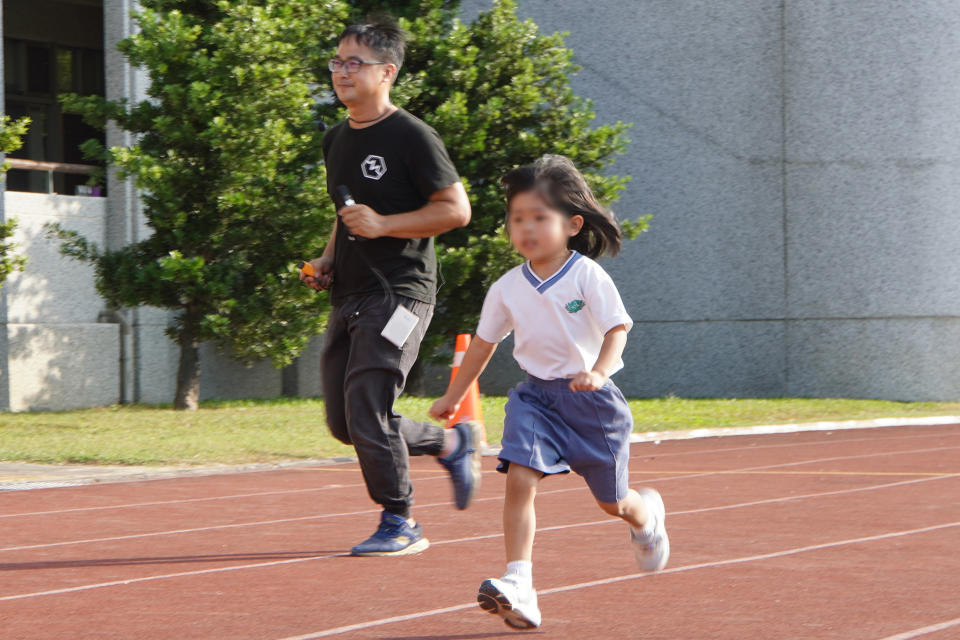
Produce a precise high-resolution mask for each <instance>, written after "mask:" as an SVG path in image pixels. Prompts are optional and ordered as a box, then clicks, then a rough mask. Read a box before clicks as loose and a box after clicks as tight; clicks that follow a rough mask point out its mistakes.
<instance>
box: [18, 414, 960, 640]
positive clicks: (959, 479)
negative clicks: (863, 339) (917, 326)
mask: <svg viewBox="0 0 960 640" xmlns="http://www.w3.org/2000/svg"><path fill="white" fill-rule="evenodd" d="M632 455H633V457H632V459H631V478H632V482H633V484H634V485H635V486H641V485H650V486H653V487H656V488H657V489H659V490H660V492H661V493H662V495H663V497H664V501H665V502H666V505H667V511H668V517H667V525H668V531H669V533H670V539H671V546H672V551H673V555H672V557H671V559H670V564H669V565H668V567H667V569H666V570H665V571H663V572H660V573H658V574H643V573H637V571H636V567H635V565H634V564H633V556H632V552H631V549H630V546H629V544H628V542H627V532H626V525H625V524H623V523H622V522H620V521H618V520H615V519H613V518H609V517H607V516H605V515H604V514H603V513H602V512H601V511H600V510H599V509H598V508H597V507H596V505H595V504H594V503H593V500H592V499H591V498H590V495H589V492H588V491H587V490H586V488H585V485H584V483H583V482H582V480H581V479H580V478H579V477H578V476H575V475H569V476H561V477H553V478H547V479H545V480H544V481H543V483H542V484H541V491H540V494H539V495H538V498H537V515H538V523H537V524H538V533H537V541H536V546H535V557H534V581H535V584H536V585H537V588H538V590H539V593H540V606H541V609H542V611H543V618H544V623H543V626H542V627H541V628H540V629H539V630H537V631H533V632H526V634H527V635H536V636H538V637H543V638H589V639H590V640H605V639H612V638H617V639H619V638H651V639H664V640H667V639H669V640H679V639H693V638H697V639H699V638H704V639H711V640H713V639H731V640H732V639H735V640H743V639H745V638H761V639H772V638H791V639H792V638H804V639H820V638H837V639H842V640H909V639H911V638H924V640H946V639H947V638H954V639H956V638H960V598H958V597H957V594H958V593H960V545H958V542H960V425H948V426H938V427H909V428H906V427H901V428H885V429H873V430H862V431H838V432H806V433H794V434H780V435H768V436H741V437H728V438H706V439H699V440H678V441H664V442H662V443H661V444H659V445H655V444H652V443H644V444H637V445H634V446H633V449H632ZM494 465H495V460H494V459H491V458H488V459H485V460H484V469H485V474H484V485H483V488H482V489H481V491H480V492H479V494H478V496H477V498H476V500H475V502H474V504H473V506H471V508H470V509H469V510H468V511H465V512H459V511H456V510H455V509H454V508H453V506H452V504H451V501H450V498H451V496H450V493H451V490H450V486H449V482H448V480H447V478H446V475H445V474H444V473H443V471H442V470H441V469H440V467H438V466H437V465H436V463H435V462H434V461H433V460H431V459H427V458H419V459H415V461H414V467H413V468H414V471H413V473H414V477H415V478H416V480H415V484H416V492H417V502H418V504H417V507H416V508H415V515H416V517H417V518H418V520H420V522H421V523H422V524H423V526H424V532H425V533H426V535H427V536H428V537H429V538H430V540H431V542H432V546H431V548H430V549H429V550H428V551H426V552H425V553H423V554H421V555H419V556H411V557H405V558H351V557H346V556H345V555H344V554H345V553H346V552H347V551H348V550H349V548H350V547H351V546H352V545H353V544H355V543H356V542H357V541H359V540H360V539H362V538H365V537H366V536H367V535H368V534H369V533H370V532H371V531H372V530H373V528H374V527H375V525H376V521H377V514H378V509H376V508H375V507H374V505H372V504H371V503H370V501H369V499H368V498H367V496H366V491H365V489H364V487H363V485H362V480H361V478H360V473H359V470H358V468H357V466H356V465H355V464H352V463H349V464H340V465H332V466H328V467H314V468H304V469H288V470H283V471H264V472H251V473H241V474H235V475H227V476H224V475H217V476H208V477H189V478H180V479H172V480H171V479H168V480H155V481H146V482H136V483H118V484H106V485H94V486H83V487H72V488H60V489H46V490H32V491H19V492H7V493H2V494H0V638H3V639H4V640H13V639H18V640H19V639H30V640H34V639H36V640H41V639H47V638H50V639H54V638H55V639H58V640H59V639H65V638H69V639H70V640H81V639H84V638H91V639H92V638H96V639H97V640H104V639H108V638H117V639H122V640H132V639H153V638H158V639H160V638H163V639H166V638H171V639H178V640H179V639H193V638H203V639H216V640H221V639H223V640H233V639H238V640H239V639H249V640H292V639H294V638H296V639H300V640H306V639H307V638H323V637H337V638H363V639H368V638H375V639H378V640H388V639H389V640H401V639H402V640H412V639H414V638H420V639H428V640H468V639H483V638H500V637H508V636H513V635H517V634H518V633H519V632H516V631H511V630H509V629H508V628H507V627H506V626H504V625H503V623H502V622H501V620H500V619H499V618H498V617H495V616H491V615H489V614H487V613H485V612H483V611H482V610H480V609H479V608H478V607H477V606H476V602H475V594H476V589H477V587H478V586H479V584H480V582H481V581H482V580H483V579H484V578H487V577H491V576H497V575H499V574H500V573H501V572H502V569H503V547H502V541H501V526H500V509H501V501H502V496H503V484H504V480H503V476H502V475H500V474H497V473H496V472H494V471H493V468H494Z"/></svg>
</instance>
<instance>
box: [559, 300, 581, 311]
mask: <svg viewBox="0 0 960 640" xmlns="http://www.w3.org/2000/svg"><path fill="white" fill-rule="evenodd" d="M583 307H584V302H583V300H571V301H570V302H568V303H567V304H565V305H563V308H564V309H566V310H567V311H568V312H570V313H576V312H577V311H580V309H583Z"/></svg>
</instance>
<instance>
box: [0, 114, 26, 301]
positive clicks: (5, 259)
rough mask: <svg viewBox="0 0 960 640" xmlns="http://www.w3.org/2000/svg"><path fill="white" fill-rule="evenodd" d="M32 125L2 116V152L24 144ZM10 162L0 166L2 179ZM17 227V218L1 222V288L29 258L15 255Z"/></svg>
mask: <svg viewBox="0 0 960 640" xmlns="http://www.w3.org/2000/svg"><path fill="white" fill-rule="evenodd" d="M29 126H30V118H20V119H19V120H13V119H12V118H11V117H10V116H8V115H3V116H0V153H10V152H11V151H16V150H17V149H19V148H20V147H21V146H22V145H23V136H24V135H26V133H27V128H28V127H29ZM8 168H9V164H7V163H6V162H4V163H3V165H2V166H0V179H3V175H4V174H6V172H7V169H8ZM16 228H17V221H16V220H8V221H6V222H0V288H2V287H3V283H4V282H5V281H6V280H7V277H8V276H9V275H10V274H11V273H13V272H14V271H23V268H24V266H25V265H26V263H27V259H26V258H25V257H23V256H15V255H13V250H14V249H15V248H16V246H17V245H16V244H14V243H13V242H10V240H9V239H10V238H11V237H12V236H13V231H14V229H16Z"/></svg>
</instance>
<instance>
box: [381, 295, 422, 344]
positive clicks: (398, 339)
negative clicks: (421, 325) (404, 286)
mask: <svg viewBox="0 0 960 640" xmlns="http://www.w3.org/2000/svg"><path fill="white" fill-rule="evenodd" d="M418 322H420V318H418V317H417V316H416V315H415V314H414V313H413V312H412V311H410V310H409V309H407V308H406V307H405V306H403V305H402V304H400V305H397V309H396V311H394V312H393V315H392V316H390V319H389V320H387V324H386V326H384V327H383V331H381V332H380V335H382V336H383V337H384V338H386V339H387V340H389V341H390V342H392V343H393V344H395V345H397V348H398V349H402V348H403V343H404V342H406V341H407V338H408V337H409V336H410V332H411V331H413V328H414V327H415V326H417V323H418Z"/></svg>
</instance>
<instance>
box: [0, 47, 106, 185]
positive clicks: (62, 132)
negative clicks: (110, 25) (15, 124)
mask: <svg viewBox="0 0 960 640" xmlns="http://www.w3.org/2000/svg"><path fill="white" fill-rule="evenodd" d="M3 68H4V94H5V95H4V97H5V105H4V112H5V113H6V114H8V115H10V116H12V117H13V118H18V117H21V116H29V117H30V119H31V121H32V123H31V125H30V129H29V131H28V132H27V136H26V138H25V139H24V145H23V146H22V147H21V148H20V149H18V150H17V151H15V152H14V153H11V154H10V157H11V158H26V159H29V160H42V161H48V162H67V163H74V164H92V163H91V161H90V160H87V159H86V158H84V156H83V152H82V151H81V150H80V145H81V144H83V143H84V142H85V141H86V140H89V139H90V138H97V139H99V140H100V141H101V142H103V141H104V139H105V138H104V132H103V131H102V130H100V129H96V128H94V127H91V126H89V125H87V124H86V123H84V122H83V120H82V119H81V118H80V117H79V116H77V115H75V114H69V113H63V109H62V108H61V106H60V102H59V100H58V95H59V94H61V93H69V92H72V93H79V94H82V95H104V84H105V82H104V59H103V50H102V49H92V48H84V47H77V46H68V45H64V44H59V43H57V42H42V41H38V40H31V39H26V38H16V37H5V38H4V40H3ZM88 180H89V177H88V176H85V175H77V174H69V173H59V172H58V173H55V174H54V179H53V185H52V191H53V192H55V193H64V194H74V193H75V192H76V188H77V186H79V185H84V184H86V183H87V182H88ZM7 189H10V190H13V191H37V192H46V191H47V176H46V174H44V173H42V172H38V171H27V170H18V169H11V170H10V171H9V172H8V174H7Z"/></svg>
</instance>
